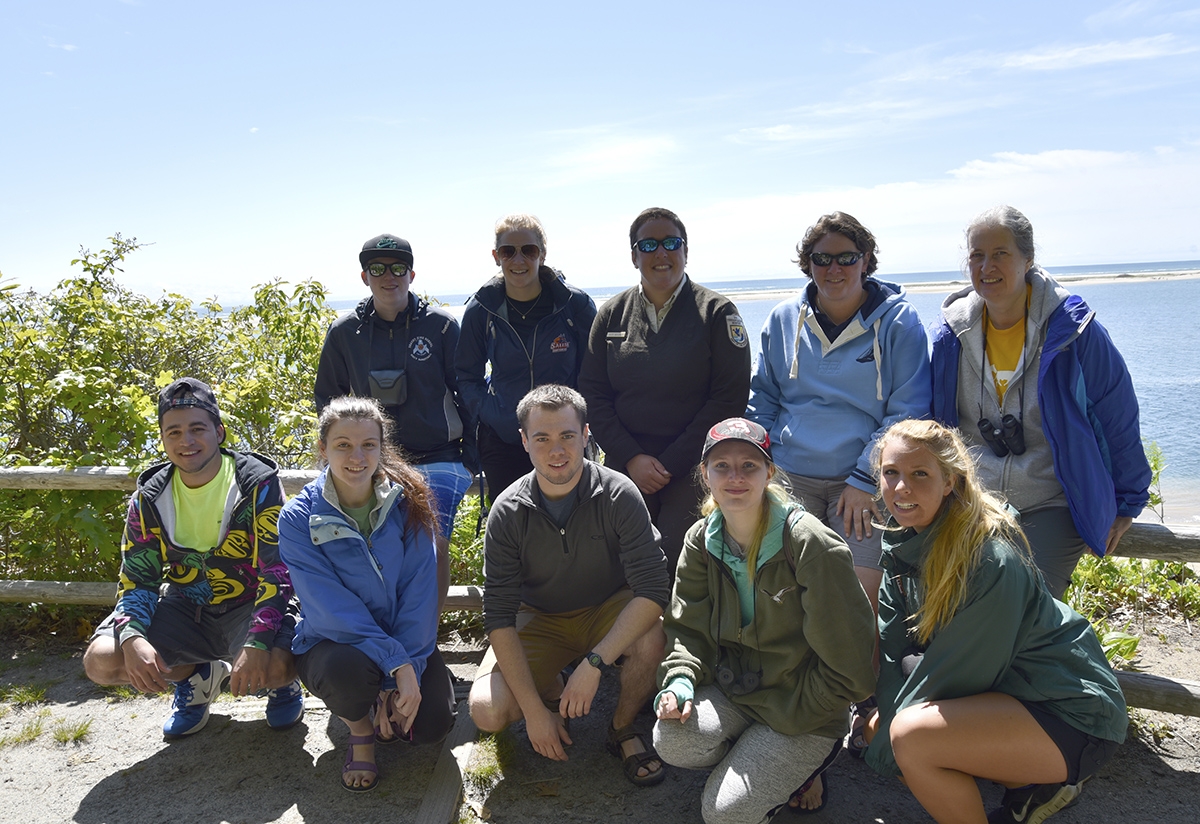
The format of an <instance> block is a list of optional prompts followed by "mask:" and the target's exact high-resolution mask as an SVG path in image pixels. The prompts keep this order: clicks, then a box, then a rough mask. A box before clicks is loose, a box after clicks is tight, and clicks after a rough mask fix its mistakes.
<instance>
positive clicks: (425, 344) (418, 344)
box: [408, 335, 433, 361]
mask: <svg viewBox="0 0 1200 824" xmlns="http://www.w3.org/2000/svg"><path fill="white" fill-rule="evenodd" d="M408 353H409V354H410V355H412V357H413V359H414V360H419V361H427V360H429V358H430V357H431V356H432V355H433V344H432V343H431V342H430V340H429V338H427V337H425V336H424V335H417V336H416V337H415V338H413V339H412V342H410V343H409V344H408Z"/></svg>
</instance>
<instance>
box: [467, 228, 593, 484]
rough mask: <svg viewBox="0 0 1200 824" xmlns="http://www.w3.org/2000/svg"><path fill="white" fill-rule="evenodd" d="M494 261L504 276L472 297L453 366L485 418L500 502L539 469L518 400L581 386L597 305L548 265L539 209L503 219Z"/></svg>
mask: <svg viewBox="0 0 1200 824" xmlns="http://www.w3.org/2000/svg"><path fill="white" fill-rule="evenodd" d="M492 259H493V260H494V261H495V262H496V265H497V266H499V267H500V275H498V276H497V277H494V278H492V279H491V280H489V281H488V282H487V283H485V284H484V285H483V286H482V287H481V288H480V289H479V291H478V292H476V293H475V295H474V296H473V297H472V298H471V299H470V300H469V301H467V308H466V311H465V312H464V314H463V321H462V334H461V335H460V336H459V339H458V351H457V353H456V355H455V371H456V373H457V375H458V387H459V391H460V392H461V393H462V396H463V399H464V401H465V402H466V404H467V408H468V410H469V411H470V413H471V416H472V418H474V419H475V420H476V421H477V422H478V424H479V431H478V443H479V462H480V464H481V465H482V466H483V474H484V476H485V477H486V478H487V488H488V497H489V499H490V500H495V499H496V496H497V495H499V494H500V493H501V492H503V491H504V490H505V489H507V488H508V486H509V484H511V483H512V482H513V481H515V480H516V479H517V478H520V477H521V476H522V475H526V474H528V473H529V472H532V471H533V464H531V463H530V462H529V455H528V454H527V453H526V452H525V448H524V447H523V446H522V445H521V433H520V431H519V429H518V426H517V403H518V402H519V401H520V400H521V398H523V397H525V394H526V393H527V392H529V391H530V390H531V389H533V388H534V387H537V386H541V385H542V384H547V383H557V384H562V385H563V386H570V387H571V388H572V389H574V388H577V386H578V381H579V369H580V365H581V363H582V362H583V355H584V352H585V351H586V349H587V337H588V331H589V330H590V329H591V328H592V320H593V319H594V318H595V317H596V304H595V303H593V302H592V299H591V298H590V297H588V295H587V293H586V292H584V291H583V290H582V289H577V288H576V287H574V286H571V285H569V284H567V283H566V281H565V280H564V279H563V277H562V274H561V273H560V272H558V271H556V270H554V269H551V268H550V267H549V266H546V265H545V261H546V231H545V229H543V228H542V224H541V221H539V220H538V219H537V218H536V217H534V216H533V215H522V214H514V215H508V216H507V217H503V218H501V219H500V220H499V221H497V223H496V246H495V248H494V249H493V250H492ZM489 366H490V367H491V371H490V374H489V372H488V367H489Z"/></svg>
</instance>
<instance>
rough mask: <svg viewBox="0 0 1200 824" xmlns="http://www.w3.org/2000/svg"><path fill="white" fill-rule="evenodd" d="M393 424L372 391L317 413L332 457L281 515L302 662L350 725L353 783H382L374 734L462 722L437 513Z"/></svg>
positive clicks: (310, 683) (324, 447) (317, 691)
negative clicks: (447, 632) (448, 643)
mask: <svg viewBox="0 0 1200 824" xmlns="http://www.w3.org/2000/svg"><path fill="white" fill-rule="evenodd" d="M390 428H391V419H390V418H388V417H387V416H386V415H384V413H383V410H382V408H381V407H380V406H379V404H378V403H377V402H376V401H375V400H373V399H371V398H355V397H342V398H336V399H334V400H333V401H332V402H331V403H330V404H329V405H328V406H326V407H325V409H324V410H323V411H322V412H321V417H320V420H319V422H318V441H319V444H318V445H319V451H320V455H321V460H322V462H323V463H325V464H327V466H326V468H325V469H324V471H323V472H322V473H321V474H320V476H319V477H318V478H317V479H316V480H315V481H313V482H312V483H310V484H308V485H306V486H305V487H304V489H302V490H301V491H300V494H299V495H297V496H296V497H295V498H292V499H291V500H290V501H288V502H287V504H285V505H284V507H283V511H282V512H281V513H280V516H279V550H280V555H281V556H282V557H283V560H284V562H285V563H286V564H287V566H288V569H289V571H290V572H291V574H292V582H293V584H294V586H295V588H296V593H297V595H299V596H300V620H299V622H298V623H297V625H296V637H295V640H294V641H293V642H292V651H293V652H294V653H295V655H296V669H297V671H298V672H299V673H300V679H301V680H302V681H303V682H304V685H305V686H306V687H307V688H308V690H309V692H311V693H312V694H314V695H316V696H317V697H319V698H320V699H321V700H323V701H324V702H325V705H326V706H327V707H329V709H330V711H331V712H333V713H334V714H335V715H337V716H338V717H339V718H341V719H342V721H343V722H345V724H346V726H347V727H348V728H349V730H350V736H349V743H350V746H349V749H348V750H347V752H346V763H345V766H344V767H343V769H342V779H341V784H342V786H343V787H344V788H346V789H347V790H350V791H351V792H364V791H366V790H369V789H372V788H373V787H374V786H375V783H376V778H377V777H378V770H377V768H376V766H375V758H374V755H375V750H374V745H375V743H376V742H377V741H378V742H380V743H390V742H392V741H395V740H396V739H398V738H404V739H405V740H408V741H411V742H414V743H426V742H434V741H439V740H441V739H442V738H444V737H445V735H446V733H447V732H449V730H450V726H451V724H452V723H453V721H454V690H453V686H452V684H451V681H450V673H449V671H448V670H447V669H446V665H445V664H444V663H443V662H442V658H441V656H440V654H439V653H438V651H437V645H436V637H437V618H438V616H437V574H436V571H437V565H436V556H435V553H434V548H433V532H434V522H435V515H434V512H433V508H432V502H431V498H430V493H429V488H428V486H427V485H426V483H425V480H424V478H423V476H422V475H421V474H420V473H419V472H417V471H416V470H415V469H413V468H412V467H410V466H409V465H408V464H406V463H404V462H403V461H402V460H400V458H399V457H398V456H397V455H396V453H395V452H394V450H393V447H392V446H391V444H392V440H391V437H390V435H391V433H390V432H389V429H390ZM372 709H374V718H373V719H372Z"/></svg>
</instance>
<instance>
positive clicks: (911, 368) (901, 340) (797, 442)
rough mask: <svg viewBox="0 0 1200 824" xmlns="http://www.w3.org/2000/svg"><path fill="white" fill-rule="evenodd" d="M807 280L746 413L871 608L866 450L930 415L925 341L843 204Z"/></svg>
mask: <svg viewBox="0 0 1200 824" xmlns="http://www.w3.org/2000/svg"><path fill="white" fill-rule="evenodd" d="M796 252H797V253H798V255H799V260H798V261H797V263H799V265H800V269H801V271H803V272H804V273H805V274H806V275H808V276H809V278H811V282H810V283H809V284H808V285H807V286H806V287H805V288H804V290H803V291H801V292H800V294H798V295H797V296H795V297H793V298H790V299H789V300H785V301H784V302H783V303H781V304H779V305H778V306H776V307H775V308H774V309H773V310H772V311H771V314H770V316H769V317H768V318H767V322H766V323H765V324H764V325H763V330H762V346H761V348H760V350H759V355H758V362H757V363H756V364H755V366H754V374H753V376H751V378H750V403H749V407H748V408H747V411H746V417H747V418H750V419H751V420H752V421H754V422H755V423H758V424H760V425H761V426H763V427H764V428H766V430H767V431H768V432H770V433H771V441H772V442H773V443H774V444H775V460H776V461H777V462H778V464H779V466H780V467H781V468H782V469H784V470H785V471H786V472H787V474H788V480H789V481H790V484H791V491H792V494H793V495H795V497H796V499H797V500H799V501H800V503H802V504H804V507H805V509H807V510H808V511H809V512H811V513H812V514H813V515H816V516H817V518H819V519H820V520H821V521H822V522H823V523H824V524H826V525H827V526H829V527H830V528H831V529H832V530H833V531H834V532H836V533H837V534H838V535H840V536H841V537H842V538H843V539H844V540H845V541H846V544H847V545H848V546H849V547H850V552H851V553H852V554H853V556H854V571H855V573H856V574H857V575H858V580H859V582H860V583H862V586H863V590H864V591H866V593H867V597H868V598H870V599H871V606H872V607H875V606H876V603H877V598H878V593H879V582H880V580H881V579H882V577H883V572H882V571H881V570H880V566H879V553H880V550H881V543H880V530H879V527H878V526H872V525H873V524H878V523H880V522H881V521H882V519H881V517H880V510H879V508H878V506H877V504H876V502H875V477H874V475H873V470H872V469H871V448H872V446H873V445H874V443H875V440H876V438H878V437H879V435H880V433H882V432H883V430H884V429H886V428H887V427H888V426H889V425H891V424H893V423H895V422H896V421H898V420H901V419H902V418H919V417H924V416H926V415H928V414H929V392H930V387H929V352H928V348H929V343H928V338H927V337H926V335H925V327H924V326H923V325H922V324H921V319H920V318H919V317H918V316H917V310H916V309H915V308H913V306H912V304H910V303H909V302H908V299H907V298H906V297H905V295H904V289H903V288H901V287H900V286H897V285H896V284H894V283H888V282H886V281H881V280H878V279H876V278H874V277H872V275H873V273H874V272H875V269H876V267H877V266H878V258H877V255H878V254H879V250H878V248H877V246H876V244H875V236H874V235H873V234H871V232H870V230H869V229H867V227H865V226H863V225H862V224H861V223H859V222H858V220H857V219H855V218H854V216H853V215H848V214H846V213H845V212H833V213H831V214H828V215H823V216H822V217H821V218H820V219H819V220H818V221H817V222H816V224H814V225H813V226H810V227H809V229H808V231H807V232H805V234H804V239H803V240H802V241H800V243H798V244H797V245H796ZM873 706H874V703H873V702H872V701H870V700H867V701H864V702H862V705H861V706H856V708H855V715H854V720H853V723H852V727H853V734H852V735H851V736H850V742H849V746H848V750H849V752H850V754H851V755H854V756H858V755H861V753H862V748H863V740H862V725H863V718H864V716H865V715H866V713H867V712H868V711H869V710H870V708H871V707H873Z"/></svg>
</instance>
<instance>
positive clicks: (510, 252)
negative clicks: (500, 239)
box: [496, 243, 542, 260]
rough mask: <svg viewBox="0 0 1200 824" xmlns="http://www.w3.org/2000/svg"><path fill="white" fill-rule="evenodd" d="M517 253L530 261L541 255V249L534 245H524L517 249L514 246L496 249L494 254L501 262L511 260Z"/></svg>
mask: <svg viewBox="0 0 1200 824" xmlns="http://www.w3.org/2000/svg"><path fill="white" fill-rule="evenodd" d="M518 251H519V252H520V253H521V255H522V256H523V257H525V258H527V259H529V260H532V259H533V258H535V257H537V256H538V255H540V254H541V253H542V247H540V246H538V245H537V244H536V243H526V244H525V245H524V246H521V247H519V248H518V247H516V246H497V247H496V254H497V255H499V256H500V259H501V260H512V259H513V258H515V257H516V256H517V252H518Z"/></svg>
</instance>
